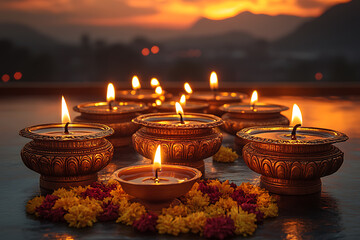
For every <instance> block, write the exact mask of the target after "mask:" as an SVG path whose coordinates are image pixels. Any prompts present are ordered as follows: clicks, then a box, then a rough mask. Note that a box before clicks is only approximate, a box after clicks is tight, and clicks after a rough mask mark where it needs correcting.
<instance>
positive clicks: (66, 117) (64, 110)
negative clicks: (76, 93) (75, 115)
mask: <svg viewBox="0 0 360 240" xmlns="http://www.w3.org/2000/svg"><path fill="white" fill-rule="evenodd" d="M61 122H62V123H68V122H71V120H70V114H69V110H68V107H67V105H66V102H65V98H64V96H62V98H61Z"/></svg>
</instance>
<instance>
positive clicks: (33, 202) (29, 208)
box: [26, 196, 45, 214]
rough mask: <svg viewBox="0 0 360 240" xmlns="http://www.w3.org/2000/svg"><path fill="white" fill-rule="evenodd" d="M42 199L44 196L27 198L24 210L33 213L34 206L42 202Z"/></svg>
mask: <svg viewBox="0 0 360 240" xmlns="http://www.w3.org/2000/svg"><path fill="white" fill-rule="evenodd" d="M44 199H45V197H44V196H37V197H34V198H33V199H31V200H29V201H28V202H27V204H26V212H27V213H29V214H34V213H35V210H36V208H37V207H39V206H40V205H41V204H42V203H43V201H44Z"/></svg>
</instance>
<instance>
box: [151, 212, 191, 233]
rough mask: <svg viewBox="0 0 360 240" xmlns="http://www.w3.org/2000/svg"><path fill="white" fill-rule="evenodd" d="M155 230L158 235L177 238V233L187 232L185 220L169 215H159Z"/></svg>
mask: <svg viewBox="0 0 360 240" xmlns="http://www.w3.org/2000/svg"><path fill="white" fill-rule="evenodd" d="M156 229H157V230H158V231H159V233H160V234H165V233H167V234H171V235H174V236H178V235H179V233H187V232H189V228H187V226H186V221H185V218H183V217H181V216H177V217H173V216H171V215H168V214H167V215H160V216H159V218H158V220H157V225H156Z"/></svg>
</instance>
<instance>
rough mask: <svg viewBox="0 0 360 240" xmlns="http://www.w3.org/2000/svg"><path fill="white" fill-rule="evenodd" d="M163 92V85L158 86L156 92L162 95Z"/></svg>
mask: <svg viewBox="0 0 360 240" xmlns="http://www.w3.org/2000/svg"><path fill="white" fill-rule="evenodd" d="M162 92H163V90H162V87H161V86H157V87H156V88H155V93H156V94H158V95H161V94H162Z"/></svg>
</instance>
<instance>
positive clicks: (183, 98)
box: [180, 94, 186, 106]
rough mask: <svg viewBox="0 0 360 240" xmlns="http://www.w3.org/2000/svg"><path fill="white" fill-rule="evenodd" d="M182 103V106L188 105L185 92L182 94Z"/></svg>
mask: <svg viewBox="0 0 360 240" xmlns="http://www.w3.org/2000/svg"><path fill="white" fill-rule="evenodd" d="M180 104H181V105H182V106H185V105H186V96H185V94H183V95H181V98H180Z"/></svg>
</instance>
